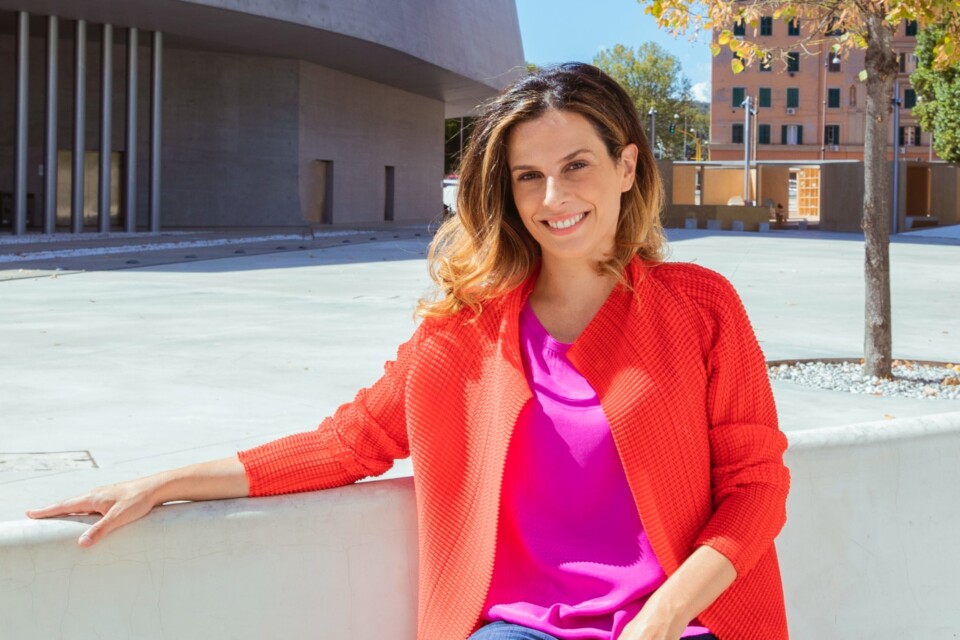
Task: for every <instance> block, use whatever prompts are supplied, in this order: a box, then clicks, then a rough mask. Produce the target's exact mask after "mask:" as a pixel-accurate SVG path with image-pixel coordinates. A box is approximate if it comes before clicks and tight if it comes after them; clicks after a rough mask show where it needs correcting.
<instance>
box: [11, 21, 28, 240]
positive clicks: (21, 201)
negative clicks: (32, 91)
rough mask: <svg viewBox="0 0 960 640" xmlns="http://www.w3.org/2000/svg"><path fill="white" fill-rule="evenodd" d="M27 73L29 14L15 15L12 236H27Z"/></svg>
mask: <svg viewBox="0 0 960 640" xmlns="http://www.w3.org/2000/svg"><path fill="white" fill-rule="evenodd" d="M29 73H30V14H29V13H27V12H26V11H19V12H17V148H16V149H17V150H16V161H15V163H14V173H15V176H14V188H13V192H14V206H13V233H14V234H15V235H22V234H24V233H26V232H27V116H28V111H27V91H28V90H29V84H28V82H27V81H28V78H29Z"/></svg>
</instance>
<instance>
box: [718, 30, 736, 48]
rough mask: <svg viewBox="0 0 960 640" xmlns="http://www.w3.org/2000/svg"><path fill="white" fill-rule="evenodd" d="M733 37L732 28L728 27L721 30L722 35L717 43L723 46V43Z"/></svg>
mask: <svg viewBox="0 0 960 640" xmlns="http://www.w3.org/2000/svg"><path fill="white" fill-rule="evenodd" d="M732 37H733V33H731V32H730V30H728V29H724V30H723V31H721V32H720V35H719V36H718V37H717V43H719V44H720V46H721V47H722V46H723V45H725V44H727V43H728V42H730V38H732Z"/></svg>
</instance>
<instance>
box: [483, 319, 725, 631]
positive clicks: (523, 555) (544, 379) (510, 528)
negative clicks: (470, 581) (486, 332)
mask: <svg viewBox="0 0 960 640" xmlns="http://www.w3.org/2000/svg"><path fill="white" fill-rule="evenodd" d="M520 342H521V353H522V355H523V359H524V370H525V373H526V376H527V382H528V383H529V385H530V389H531V390H532V392H533V400H531V401H530V402H529V403H528V404H527V405H526V406H525V407H524V409H523V411H522V412H521V414H520V417H519V419H518V422H517V425H516V429H515V431H514V434H513V439H512V440H511V442H510V449H509V451H508V453H507V460H506V468H505V471H504V478H503V491H502V499H501V505H500V519H499V524H498V533H497V545H496V555H495V562H494V570H493V578H492V582H491V585H490V589H489V591H488V593H487V599H486V603H485V605H484V619H486V620H488V621H496V620H503V621H506V622H510V623H513V624H519V625H523V626H525V627H529V628H532V629H536V630H538V631H542V632H544V633H547V634H550V635H552V636H555V637H557V638H560V639H561V640H573V639H575V638H576V639H587V638H590V639H602V640H607V639H609V640H616V638H617V637H618V636H619V635H620V633H621V632H622V631H623V628H624V627H625V626H626V625H627V624H628V623H629V622H630V621H631V620H632V619H633V618H634V617H635V616H636V615H637V613H638V612H639V611H640V609H641V607H643V604H644V602H646V600H647V598H648V597H649V596H650V594H652V593H653V592H654V591H655V590H656V589H657V588H658V587H659V586H660V585H661V584H663V582H664V581H665V580H666V575H665V574H664V571H663V568H662V567H661V565H660V562H659V561H658V560H657V558H656V556H655V555H654V553H653V549H652V547H651V546H650V541H649V540H648V539H647V536H646V534H645V533H644V530H643V525H642V524H641V521H640V517H639V515H638V514H637V509H636V505H635V503H634V500H633V497H632V496H631V494H630V489H629V487H628V485H627V480H626V477H625V475H624V471H623V465H622V463H621V462H620V458H619V456H618V454H617V450H616V447H615V446H614V443H613V437H612V435H611V433H610V425H609V423H608V422H607V419H606V417H605V416H604V414H603V410H602V409H601V407H600V400H599V398H598V397H597V394H596V393H595V392H594V390H593V389H592V388H591V386H590V384H589V383H588V382H587V381H586V380H585V379H584V378H583V376H581V375H580V373H579V372H578V371H577V370H576V369H575V368H574V367H573V365H572V364H570V362H569V361H568V360H567V357H566V352H567V350H568V349H569V347H570V345H569V344H565V343H562V342H559V341H557V340H555V339H554V338H553V337H552V336H550V334H549V333H547V331H546V330H545V329H544V328H543V326H542V325H541V324H540V322H539V320H538V319H537V317H536V315H535V314H534V312H533V310H532V309H531V308H530V305H529V304H527V305H526V306H525V307H524V309H523V311H522V313H521V316H520ZM702 633H708V630H707V629H706V628H704V627H702V626H699V625H698V624H697V623H696V622H694V623H691V625H689V626H688V627H687V629H686V631H685V632H684V634H683V637H689V636H694V635H698V634H702Z"/></svg>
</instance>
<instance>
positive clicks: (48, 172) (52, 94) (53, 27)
mask: <svg viewBox="0 0 960 640" xmlns="http://www.w3.org/2000/svg"><path fill="white" fill-rule="evenodd" d="M58 20H59V19H58V18H57V16H50V17H49V18H47V119H46V128H45V130H44V148H43V232H44V233H54V232H55V231H56V229H57V75H58V74H57V67H58V63H57V56H58V55H59V50H58V49H59V38H60V23H59V21H58Z"/></svg>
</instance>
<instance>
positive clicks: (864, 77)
mask: <svg viewBox="0 0 960 640" xmlns="http://www.w3.org/2000/svg"><path fill="white" fill-rule="evenodd" d="M858 77H859V78H860V82H866V81H867V70H866V69H864V70H862V71H861V72H860V74H859V76H858Z"/></svg>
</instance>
